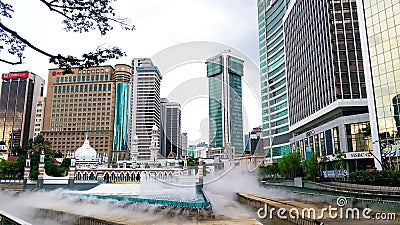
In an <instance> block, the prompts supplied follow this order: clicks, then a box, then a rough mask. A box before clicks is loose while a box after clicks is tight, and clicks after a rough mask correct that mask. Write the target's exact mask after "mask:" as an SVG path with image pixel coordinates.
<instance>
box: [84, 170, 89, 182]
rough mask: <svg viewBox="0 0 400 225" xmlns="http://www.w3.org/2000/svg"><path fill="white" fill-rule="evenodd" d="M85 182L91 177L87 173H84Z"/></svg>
mask: <svg viewBox="0 0 400 225" xmlns="http://www.w3.org/2000/svg"><path fill="white" fill-rule="evenodd" d="M83 180H89V175H88V172H87V171H85V172H83Z"/></svg>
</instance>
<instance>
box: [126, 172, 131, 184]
mask: <svg viewBox="0 0 400 225" xmlns="http://www.w3.org/2000/svg"><path fill="white" fill-rule="evenodd" d="M130 178H131V175H130V174H129V172H126V174H125V182H129V181H130Z"/></svg>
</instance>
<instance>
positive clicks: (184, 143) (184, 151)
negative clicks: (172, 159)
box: [181, 133, 188, 157]
mask: <svg viewBox="0 0 400 225" xmlns="http://www.w3.org/2000/svg"><path fill="white" fill-rule="evenodd" d="M181 137H182V157H186V156H187V155H188V136H187V133H182V135H181Z"/></svg>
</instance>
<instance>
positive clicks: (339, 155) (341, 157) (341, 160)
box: [333, 150, 346, 179]
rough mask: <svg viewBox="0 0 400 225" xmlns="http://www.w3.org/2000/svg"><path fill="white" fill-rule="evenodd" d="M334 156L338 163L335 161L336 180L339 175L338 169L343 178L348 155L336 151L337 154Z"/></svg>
mask: <svg viewBox="0 0 400 225" xmlns="http://www.w3.org/2000/svg"><path fill="white" fill-rule="evenodd" d="M333 156H334V157H335V158H336V161H335V164H334V166H335V179H336V177H337V175H338V169H339V170H340V172H341V175H342V176H343V171H344V168H343V167H344V165H345V157H346V155H345V154H344V153H343V152H342V151H340V150H336V151H335V153H334V154H333Z"/></svg>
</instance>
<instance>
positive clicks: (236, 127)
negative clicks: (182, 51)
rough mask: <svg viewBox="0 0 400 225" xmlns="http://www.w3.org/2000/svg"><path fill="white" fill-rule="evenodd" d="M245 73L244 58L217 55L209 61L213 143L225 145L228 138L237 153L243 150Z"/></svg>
mask: <svg viewBox="0 0 400 225" xmlns="http://www.w3.org/2000/svg"><path fill="white" fill-rule="evenodd" d="M243 75H244V61H243V60H241V59H238V58H235V57H233V56H230V55H218V56H216V57H214V58H212V59H209V60H208V61H207V77H208V81H209V83H208V84H209V131H210V132H209V135H210V140H209V141H210V147H214V148H219V147H225V145H226V144H227V143H228V142H229V143H231V144H232V145H233V146H234V147H235V151H236V153H237V154H241V153H243V152H244V145H243V118H242V76H243Z"/></svg>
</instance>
